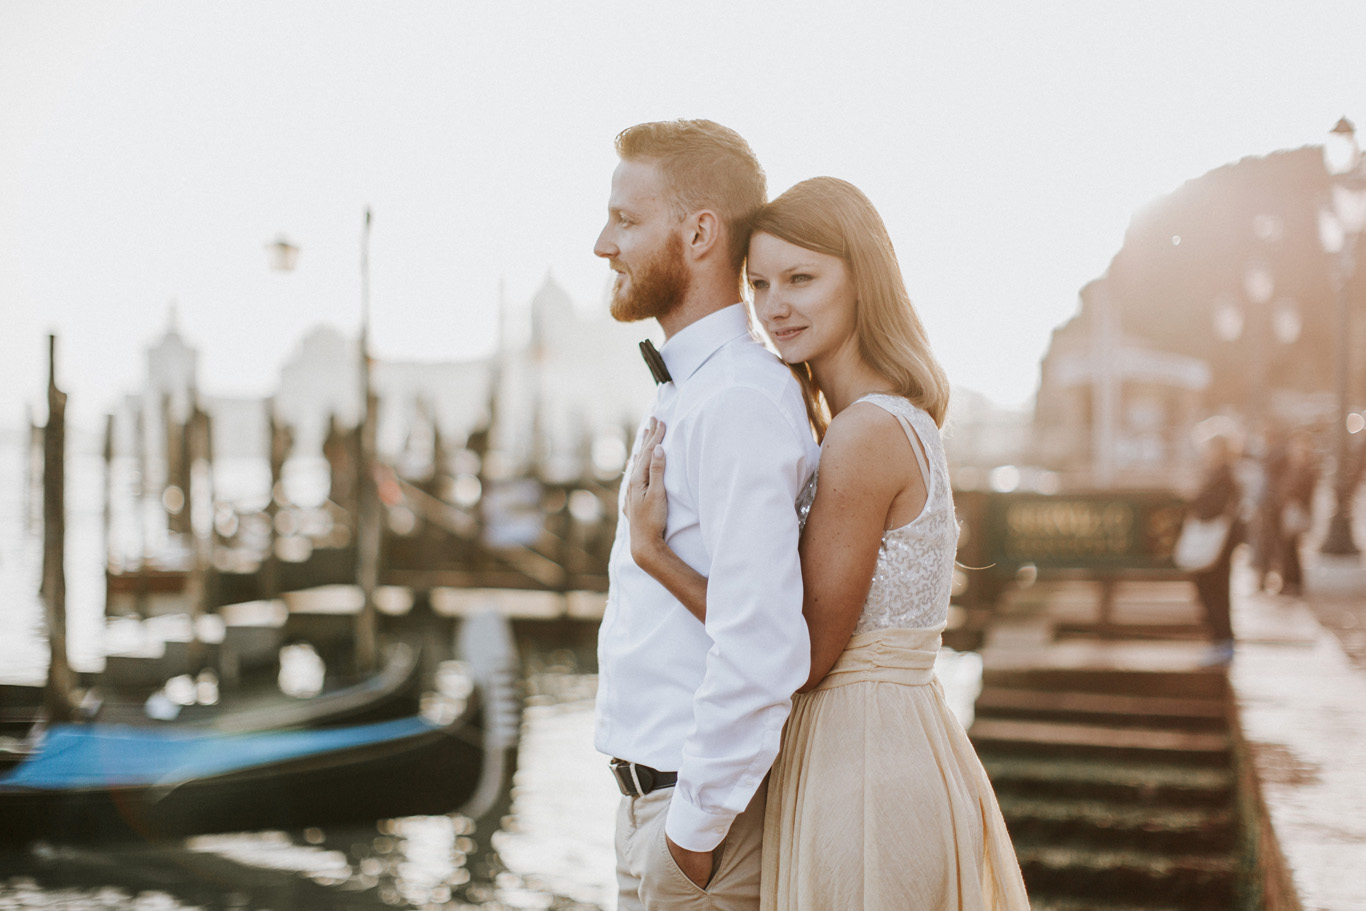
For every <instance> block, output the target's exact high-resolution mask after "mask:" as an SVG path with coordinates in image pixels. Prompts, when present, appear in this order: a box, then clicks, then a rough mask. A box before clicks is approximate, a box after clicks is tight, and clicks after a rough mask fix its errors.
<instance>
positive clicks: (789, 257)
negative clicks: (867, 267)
mask: <svg viewBox="0 0 1366 911" xmlns="http://www.w3.org/2000/svg"><path fill="white" fill-rule="evenodd" d="M746 273H747V276H748V278H749V283H750V287H751V288H753V290H754V313H755V315H756V316H758V317H759V322H760V323H762V324H763V327H764V332H766V333H767V334H768V337H769V338H770V339H772V340H773V344H774V345H775V346H776V347H777V349H778V353H779V354H780V355H781V356H782V359H783V360H784V361H787V362H788V363H789V364H799V363H802V362H803V361H806V362H813V361H820V360H822V359H823V358H825V357H827V356H829V355H830V354H832V353H834V352H836V351H838V350H840V349H841V348H842V347H844V346H846V345H849V344H850V343H851V342H852V341H853V338H854V301H855V292H854V281H853V276H852V275H851V274H850V272H849V268H848V267H847V266H845V264H844V260H842V259H840V258H839V257H838V256H831V255H830V254H828V253H817V252H816V251H814V250H808V249H806V248H805V247H798V246H796V245H795V244H790V243H788V242H787V241H785V240H780V239H779V238H777V237H774V236H773V235H772V234H766V233H764V232H759V233H756V234H755V235H754V236H753V237H752V238H750V241H749V260H748V264H747V265H746Z"/></svg>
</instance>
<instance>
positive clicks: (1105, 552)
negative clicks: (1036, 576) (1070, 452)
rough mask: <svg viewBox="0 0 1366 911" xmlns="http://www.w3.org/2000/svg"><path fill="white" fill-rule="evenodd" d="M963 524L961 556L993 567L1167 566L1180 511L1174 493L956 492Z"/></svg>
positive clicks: (1002, 570)
mask: <svg viewBox="0 0 1366 911" xmlns="http://www.w3.org/2000/svg"><path fill="white" fill-rule="evenodd" d="M954 499H955V503H956V505H957V508H958V519H959V523H960V526H962V528H961V531H962V534H961V535H960V543H959V550H958V554H959V556H958V559H959V562H960V563H963V564H964V565H966V566H970V567H980V568H983V569H988V570H989V571H990V572H991V573H992V574H994V575H1012V574H1014V573H1015V572H1016V570H1018V569H1019V568H1020V567H1021V566H1024V565H1026V564H1033V565H1034V566H1036V567H1038V568H1039V569H1040V570H1041V571H1042V570H1048V569H1069V570H1095V571H1097V572H1105V571H1117V570H1129V569H1171V568H1172V548H1173V546H1174V545H1175V544H1176V537H1177V535H1178V534H1179V533H1180V530H1181V518H1182V515H1183V514H1184V511H1185V506H1184V503H1183V501H1182V500H1181V499H1180V498H1179V497H1177V496H1176V495H1175V494H1172V493H1168V492H1161V491H1118V492H1116V491H1106V492H1095V493H1075V494H1053V495H1049V494H1040V493H986V492H981V491H963V492H956V493H955V494H954Z"/></svg>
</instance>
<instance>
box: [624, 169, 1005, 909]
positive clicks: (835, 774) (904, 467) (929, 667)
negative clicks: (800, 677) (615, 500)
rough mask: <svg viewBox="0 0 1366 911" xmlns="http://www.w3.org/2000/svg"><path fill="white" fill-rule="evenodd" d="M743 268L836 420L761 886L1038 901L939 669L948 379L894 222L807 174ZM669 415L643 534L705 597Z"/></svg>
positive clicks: (771, 902) (807, 521) (801, 373)
mask: <svg viewBox="0 0 1366 911" xmlns="http://www.w3.org/2000/svg"><path fill="white" fill-rule="evenodd" d="M746 274H747V278H748V281H749V283H750V286H751V287H752V288H753V292H754V312H755V314H756V315H757V317H758V319H759V321H760V323H761V324H762V326H763V329H764V331H765V332H766V333H767V335H768V337H769V338H770V339H771V340H772V342H773V344H774V346H775V347H776V348H777V350H778V352H779V353H780V354H781V356H782V358H783V360H785V361H786V362H787V363H788V364H789V365H790V366H791V368H792V370H793V372H794V373H795V374H796V376H797V378H798V380H799V381H800V382H801V384H802V387H803V390H804V391H805V393H806V399H807V407H808V410H809V413H810V416H811V423H812V427H813V429H814V431H815V433H816V435H817V437H818V438H819V439H820V440H821V461H820V470H819V484H817V482H816V478H815V477H813V478H812V479H811V482H810V483H809V484H808V485H807V488H806V491H805V492H804V494H803V496H802V498H801V500H800V502H799V503H798V504H797V505H798V509H799V511H800V512H801V513H802V515H803V517H804V530H803V534H802V540H801V558H802V577H803V583H804V586H805V602H804V608H803V613H804V614H805V617H806V621H807V625H808V626H809V628H810V633H811V674H810V677H809V679H808V681H807V684H806V686H805V687H804V688H803V690H802V693H801V694H800V695H798V696H796V697H795V700H794V704H793V710H792V715H791V717H790V718H789V720H788V722H787V726H786V728H785V729H784V734H783V747H782V750H781V752H780V754H779V757H778V760H777V762H776V763H775V764H774V767H773V771H772V773H771V776H770V780H769V796H768V811H767V816H766V819H765V831H764V860H763V864H764V870H763V888H762V903H763V904H762V907H764V908H766V909H784V911H786V909H829V908H868V909H877V908H887V909H892V908H896V909H902V908H915V909H937V908H945V909H947V908H955V909H957V908H964V909H971V908H1011V909H1013V908H1025V907H1027V906H1028V901H1027V899H1026V897H1025V890H1024V884H1023V881H1022V879H1021V877H1020V872H1019V865H1018V864H1017V862H1016V859H1015V854H1014V850H1013V849H1012V847H1011V845H1010V841H1009V838H1008V837H1007V835H1006V831H1005V823H1004V821H1003V820H1002V818H1001V813H1000V810H999V808H998V807H997V803H996V799H995V796H994V795H993V794H992V790H991V785H990V783H989V782H988V780H987V777H986V774H985V772H984V771H983V770H982V766H981V763H980V762H979V761H978V759H977V756H976V754H975V753H974V752H973V749H972V745H971V744H970V742H969V741H968V739H967V735H966V733H965V732H964V731H963V729H962V726H961V725H960V724H959V723H958V721H957V720H956V719H955V718H954V716H953V714H952V712H951V711H950V710H949V708H948V706H947V704H946V702H945V700H944V694H943V690H942V688H941V687H940V685H939V682H938V680H937V679H935V676H934V659H935V655H936V654H937V652H938V650H939V643H940V633H941V632H942V631H943V629H944V626H945V623H946V620H947V615H948V606H949V589H950V583H951V580H952V575H953V559H954V554H955V549H956V540H957V526H956V524H955V522H954V515H953V500H952V495H951V492H950V488H949V478H948V470H947V465H946V463H945V459H944V451H943V446H942V444H941V441H940V437H939V426H940V425H941V424H942V422H943V418H944V410H945V407H946V405H947V402H948V391H949V389H948V382H947V380H946V379H945V377H944V373H943V371H942V369H941V368H940V367H939V365H938V363H937V362H936V361H935V359H934V356H933V354H932V353H931V352H930V348H929V343H928V341H927V339H926V336H925V330H924V328H923V326H922V325H921V323H920V320H919V317H918V316H917V315H916V313H915V310H914V309H913V308H912V307H911V303H910V299H909V297H908V295H907V294H906V289H905V285H904V283H903V281H902V278H901V272H900V268H899V266H898V265H897V261H896V254H895V252H894V251H893V249H892V244H891V239H890V238H889V236H888V234H887V230H886V227H885V226H884V225H883V223H882V220H881V218H880V217H879V216H878V214H877V212H876V210H875V209H874V208H873V206H872V204H871V203H870V202H869V201H868V199H867V197H865V196H864V195H863V194H862V193H861V192H860V191H859V190H858V189H857V188H855V187H854V186H853V185H851V184H849V183H846V182H845V181H842V180H836V179H833V178H829V177H820V178H815V179H813V180H808V181H804V182H802V183H800V184H797V185H796V186H795V187H793V188H792V189H790V190H788V191H787V192H786V193H784V194H783V195H782V196H780V197H779V198H778V199H776V200H774V201H773V202H771V203H769V204H768V205H767V206H765V207H764V209H762V210H761V211H760V213H759V215H758V217H757V220H756V223H755V230H754V235H753V238H752V240H751V241H750V247H749V259H748V264H747V266H746ZM664 433H665V428H664V427H662V426H659V425H654V426H652V427H651V428H650V430H649V432H648V433H647V435H646V439H645V444H644V446H643V447H642V449H641V453H642V457H640V458H638V459H637V465H636V466H635V468H634V469H633V471H632V477H631V481H630V486H629V488H628V491H627V501H628V502H627V510H628V517H629V521H630V524H631V549H632V554H633V555H634V557H635V559H636V562H637V563H638V564H639V565H640V566H641V567H642V568H643V569H645V570H646V571H647V572H649V573H650V574H651V575H653V576H655V578H657V579H658V580H659V581H660V582H661V583H662V584H663V585H665V586H666V587H667V588H668V589H669V590H670V591H671V592H673V594H674V595H675V596H676V597H678V599H679V600H680V601H681V602H682V603H683V604H684V605H685V606H686V607H687V608H688V609H689V610H690V611H692V612H693V613H694V614H696V615H697V616H698V617H699V618H703V617H705V612H706V584H707V580H706V579H705V578H703V577H702V576H700V575H699V574H697V573H696V572H695V571H693V570H692V569H691V568H690V567H689V566H688V565H687V564H686V563H684V562H683V561H682V560H681V559H679V558H678V557H677V556H676V555H675V554H674V553H673V552H672V551H671V550H670V549H669V547H668V545H667V542H666V541H665V540H664V538H663V531H664V520H665V518H666V516H667V508H668V507H667V502H666V501H665V496H664V492H663V486H664V485H663V484H662V483H654V481H655V480H657V479H660V478H662V477H663V470H664V456H663V450H662V447H660V446H658V445H657V444H658V442H659V441H660V440H662V439H663V435H664ZM645 454H649V455H648V457H646V455H645Z"/></svg>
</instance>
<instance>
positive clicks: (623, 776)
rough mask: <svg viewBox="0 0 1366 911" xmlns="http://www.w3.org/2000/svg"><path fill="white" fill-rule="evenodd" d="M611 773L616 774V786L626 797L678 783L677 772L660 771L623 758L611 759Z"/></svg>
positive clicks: (636, 795) (639, 795)
mask: <svg viewBox="0 0 1366 911" xmlns="http://www.w3.org/2000/svg"><path fill="white" fill-rule="evenodd" d="M612 774H613V775H615V776H616V779H617V787H618V788H620V789H621V793H623V794H625V795H626V796H627V797H643V796H645V795H646V794H649V793H650V792H651V791H658V790H660V789H661V788H672V787H673V786H674V785H676V784H678V773H677V772H661V771H659V770H658V769H652V768H650V767H649V766H647V765H641V764H640V763H638V762H627V761H626V760H625V759H613V760H612Z"/></svg>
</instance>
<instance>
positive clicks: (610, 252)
mask: <svg viewBox="0 0 1366 911" xmlns="http://www.w3.org/2000/svg"><path fill="white" fill-rule="evenodd" d="M611 230H612V226H611V225H603V226H602V233H600V234H599V235H598V239H597V241H596V242H595V243H594V244H593V255H594V256H601V257H602V258H603V259H611V258H612V257H613V256H616V255H617V252H618V251H617V245H616V244H615V243H613V241H612V238H611V237H610V236H609V235H610V233H611Z"/></svg>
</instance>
